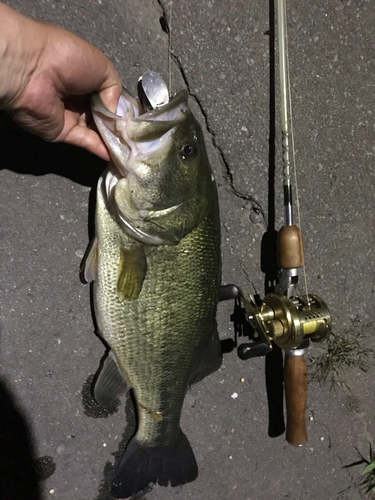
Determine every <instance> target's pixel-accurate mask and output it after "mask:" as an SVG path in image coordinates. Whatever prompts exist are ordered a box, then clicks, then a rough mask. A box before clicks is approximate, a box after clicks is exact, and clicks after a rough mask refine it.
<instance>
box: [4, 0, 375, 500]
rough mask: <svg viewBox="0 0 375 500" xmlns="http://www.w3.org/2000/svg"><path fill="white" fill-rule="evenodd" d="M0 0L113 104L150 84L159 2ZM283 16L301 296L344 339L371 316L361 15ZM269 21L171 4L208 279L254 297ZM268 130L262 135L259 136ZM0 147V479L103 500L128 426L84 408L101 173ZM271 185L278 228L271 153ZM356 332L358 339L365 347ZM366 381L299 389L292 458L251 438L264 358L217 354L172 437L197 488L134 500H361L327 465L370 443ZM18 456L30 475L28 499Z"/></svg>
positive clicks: (368, 56)
mask: <svg viewBox="0 0 375 500" xmlns="http://www.w3.org/2000/svg"><path fill="white" fill-rule="evenodd" d="M7 3H8V4H9V5H11V6H12V7H14V8H16V9H17V10H19V11H21V12H23V13H24V14H26V15H29V16H31V17H34V18H36V19H39V20H41V21H46V22H51V23H54V24H56V25H59V26H63V27H65V28H67V29H69V30H71V31H73V32H75V33H77V34H78V35H80V36H82V37H84V38H86V39H88V40H89V41H90V42H92V43H94V44H96V45H97V46H98V47H99V48H101V49H102V50H103V51H104V52H105V53H106V54H107V55H108V56H109V57H110V58H111V59H112V60H113V62H114V64H115V66H116V68H117V69H118V71H119V73H120V75H121V78H122V80H123V83H124V85H125V86H126V87H127V88H128V89H135V85H136V81H137V79H138V77H139V76H140V75H141V74H142V73H143V71H145V70H147V69H152V70H155V71H157V72H159V73H161V74H162V75H163V76H164V77H165V78H166V77H167V35H166V33H165V32H164V31H163V30H162V28H161V25H160V22H159V19H160V17H161V16H162V14H163V12H162V6H163V8H165V9H167V10H168V5H167V4H166V3H164V2H163V5H161V4H159V3H158V2H157V1H156V0H137V1H135V0H126V1H120V0H96V1H94V0H93V1H91V2H88V1H81V2H80V1H77V0H48V1H47V0H27V1H26V0H9V1H8V2H7ZM271 13H272V12H271ZM288 17H289V38H290V60H291V77H292V87H293V89H292V90H293V102H294V124H295V134H296V148H297V161H298V182H299V192H300V204H301V212H302V226H303V232H304V242H305V249H306V265H307V275H308V282H309V289H310V290H311V291H314V292H315V293H318V294H319V295H321V296H322V297H323V298H324V299H325V300H326V302H327V303H328V304H329V306H330V309H331V312H332V315H333V320H334V330H335V332H336V333H337V334H340V333H342V332H345V331H347V330H350V329H351V328H352V321H353V319H354V318H357V319H358V318H359V319H360V320H361V322H359V323H358V322H357V326H356V327H355V328H356V329H357V330H358V331H361V328H362V325H363V327H364V325H368V324H371V322H373V321H374V320H375V318H374V267H375V266H374V264H375V262H374V260H375V259H374V248H375V245H374V243H375V225H374V216H373V214H372V211H373V207H374V201H375V200H374V192H375V188H374V181H375V179H374V175H375V171H374V165H373V148H374V142H373V140H372V139H373V135H372V134H373V131H372V126H373V121H372V120H373V112H374V107H373V104H374V101H373V93H372V88H371V77H373V39H374V32H373V25H374V5H373V4H371V3H370V2H369V1H363V0H362V1H360V0H354V1H353V0H349V1H347V0H345V1H341V0H333V1H332V2H329V3H328V2H326V3H322V2H320V3H319V2H318V3H311V2H310V3H308V2H297V1H296V0H292V1H290V2H289V4H288ZM269 25H270V9H269V4H268V3H264V2H257V1H255V0H254V1H252V2H244V1H238V2H232V3H229V2H224V1H220V0H210V1H207V2H199V1H198V0H190V1H186V0H185V1H182V0H175V1H174V4H173V20H172V27H173V53H174V55H175V58H176V59H175V60H174V62H173V74H172V77H173V88H174V89H177V88H179V87H181V86H184V85H188V88H189V91H190V93H191V94H192V95H193V96H194V97H192V104H193V106H194V109H195V110H196V113H197V115H198V116H199V118H200V119H201V121H202V123H203V124H204V127H205V129H206V138H207V144H208V147H209V153H210V157H211V161H212V166H213V169H214V172H215V176H216V179H217V182H218V186H219V196H220V202H221V212H222V240H223V247H222V253H223V277H224V281H225V282H235V283H237V284H238V285H242V286H245V287H246V288H247V289H248V290H249V291H251V292H254V291H256V292H258V293H259V294H260V295H263V293H264V273H263V271H264V269H263V268H262V267H261V253H260V252H261V242H262V237H263V235H264V233H265V230H266V225H265V224H266V223H267V220H268V214H269V206H268V205H269V199H268V192H269V171H270V164H271V166H272V159H273V150H272V142H273V140H272V138H273V135H274V130H273V107H272V98H271V96H272V93H273V91H272V81H271V80H272V79H270V57H271V61H272V51H270V37H269V34H267V33H266V32H267V31H268V30H269ZM182 73H183V74H182ZM276 88H277V87H276ZM276 93H277V92H276ZM198 103H199V105H198ZM202 112H203V114H202ZM276 114H277V115H278V112H276ZM277 118H278V117H277ZM277 118H276V119H277ZM278 129H279V125H278V121H276V132H275V133H276V140H278V139H279V135H278ZM270 137H271V148H270V146H269V138H270ZM0 144H1V146H0V161H1V163H0V164H1V169H2V170H1V171H0V179H1V181H0V192H1V199H0V205H1V210H0V219H1V222H0V231H1V239H0V249H1V256H0V268H1V283H0V290H1V302H0V329H1V330H0V365H1V372H0V373H1V378H0V399H1V404H2V408H1V417H0V423H1V430H0V432H1V433H3V435H4V434H5V436H8V437H9V439H10V442H9V443H8V445H9V447H5V450H6V453H8V452H9V457H8V455H6V456H5V457H4V456H2V457H1V459H2V461H3V464H2V465H4V462H6V463H8V461H9V471H8V472H9V474H8V475H7V477H5V478H3V480H9V481H11V480H12V478H13V477H14V478H15V481H16V483H17V485H18V486H17V488H15V490H14V491H16V490H17V491H19V493H18V494H16V493H15V494H14V495H13V496H12V497H11V499H12V500H21V499H22V500H24V499H25V500H26V499H31V498H33V499H34V498H38V499H43V500H47V499H53V498H55V499H57V500H108V499H110V498H111V496H110V493H109V487H108V484H109V481H110V479H111V474H113V464H114V454H117V453H118V452H119V449H120V450H122V449H123V447H124V441H126V439H128V438H129V437H130V435H131V433H132V431H133V430H134V414H133V411H132V405H131V402H130V400H129V398H128V399H126V398H124V399H123V400H122V402H121V405H120V406H119V407H118V408H117V411H115V412H114V413H113V414H112V415H109V414H104V415H103V414H100V413H98V412H97V411H96V409H95V407H93V406H92V405H91V402H90V401H89V396H88V387H89V381H90V377H91V376H92V375H93V374H94V373H95V372H96V370H97V367H98V363H99V361H100V358H101V356H102V355H103V352H104V350H103V346H102V344H101V342H100V341H99V339H98V338H97V337H96V336H95V335H94V327H93V323H92V318H91V313H90V298H89V288H88V287H87V286H86V287H85V286H84V285H82V284H81V283H80V281H79V277H78V267H79V263H80V260H81V257H82V255H83V252H84V251H85V248H86V245H87V243H88V238H89V236H88V215H89V199H90V190H91V188H92V187H94V186H95V183H96V180H97V178H98V175H99V174H100V172H101V170H102V169H103V168H104V166H105V165H104V164H103V162H101V161H99V160H97V159H96V158H94V157H93V156H91V155H89V154H86V153H85V152H83V151H79V150H77V149H75V148H72V147H65V146H62V145H51V144H46V143H43V142H42V141H41V140H39V139H37V138H34V137H32V136H30V135H28V134H26V133H24V132H22V131H20V130H19V129H17V127H16V126H14V125H13V124H12V123H11V122H10V121H9V120H8V118H7V117H5V116H4V115H1V135H0ZM276 153H277V154H278V153H279V146H277V147H276ZM223 160H224V161H223ZM277 169H278V170H277V174H276V220H275V226H276V228H279V227H280V225H281V224H282V217H283V214H282V208H281V207H282V201H281V198H280V196H281V185H280V174H279V171H280V161H279V157H278V158H277ZM271 178H272V176H271ZM271 215H272V212H271ZM231 310H232V305H231V304H225V305H220V307H219V313H218V321H219V329H220V334H221V336H222V338H228V337H231V336H233V329H232V324H231V323H230V321H229V316H230V313H231ZM373 333H374V329H373V327H371V325H370V326H369V327H368V328H367V329H366V332H365V341H366V342H368V343H369V344H370V345H371V343H372V335H373ZM321 349H323V348H322V347H316V346H313V347H312V349H311V351H310V352H311V353H315V354H316V353H318V352H320V351H321ZM374 375H375V370H374V367H371V368H370V370H369V371H368V372H366V373H364V372H362V371H360V370H359V369H358V368H355V367H354V368H353V369H352V370H351V371H349V372H348V377H349V386H350V389H351V391H350V392H349V391H346V392H345V391H341V390H335V391H330V390H329V388H328V387H326V386H319V385H318V383H317V382H314V381H313V382H311V383H310V384H309V396H308V409H307V416H308V417H312V420H310V419H309V420H308V433H309V443H308V445H307V446H306V447H304V448H293V447H290V446H289V445H288V444H287V443H286V441H285V437H284V436H283V435H280V436H279V437H276V438H271V437H269V435H268V427H269V416H268V406H267V395H266V384H265V360H264V358H257V359H253V360H249V361H247V362H243V361H241V360H240V359H239V358H237V356H236V354H235V351H233V352H231V353H228V354H226V355H225V358H224V364H223V367H222V368H221V369H220V370H219V371H218V372H217V373H215V374H213V375H212V376H210V377H208V378H207V379H205V380H204V381H203V382H202V383H200V384H199V385H197V386H195V387H193V388H192V389H191V391H190V392H189V394H188V396H187V398H186V404H185V407H184V412H183V419H182V426H183V429H184V431H185V433H186V434H187V436H188V437H189V440H190V442H191V444H192V446H193V449H194V451H195V454H196V458H197V461H198V466H199V477H198V479H197V480H196V481H195V482H193V483H191V484H188V485H185V486H183V487H178V488H170V487H168V488H162V487H158V486H155V487H153V488H150V489H149V490H148V491H146V492H145V493H144V494H141V495H139V496H138V497H137V498H145V499H147V500H157V499H163V500H168V499H172V498H180V499H184V500H185V499H186V500H188V499H194V500H229V499H231V500H269V499H275V500H281V499H284V498H287V499H289V500H303V499H306V500H316V499H320V500H331V499H336V498H339V497H340V495H339V493H340V492H341V491H342V490H344V492H343V493H342V494H341V497H340V498H347V499H349V500H357V499H359V498H362V497H363V494H362V493H361V491H360V490H359V489H358V488H356V487H355V486H353V481H354V480H355V479H356V478H358V476H359V474H360V472H361V471H362V468H363V467H361V466H359V467H357V468H355V467H354V468H349V469H345V468H343V466H345V465H347V464H350V463H351V462H354V461H355V460H356V459H357V454H356V451H355V449H354V446H356V447H358V449H359V450H360V451H361V452H363V453H365V454H366V453H367V452H368V443H369V441H370V440H371V439H372V437H373V436H374V434H375V421H374V411H375V398H374V395H373V380H374ZM242 377H243V378H244V379H245V382H241V381H240V379H241V378H242ZM234 393H237V394H238V397H237V398H235V399H234V398H233V397H232V395H233V394H234ZM94 417H95V418H94ZM99 417H103V418H99ZM9 450H10V451H9ZM3 455H4V453H3ZM34 459H37V462H36V463H37V464H38V471H39V478H40V479H42V481H41V482H40V491H39V493H35V494H34V493H33V485H35V484H36V476H35V471H34V468H33V467H32V466H31V465H30V464H32V463H33V460H34ZM14 463H16V464H19V465H18V467H12V464H13V465H14ZM0 484H1V480H0ZM350 485H352V486H350ZM347 488H349V489H347Z"/></svg>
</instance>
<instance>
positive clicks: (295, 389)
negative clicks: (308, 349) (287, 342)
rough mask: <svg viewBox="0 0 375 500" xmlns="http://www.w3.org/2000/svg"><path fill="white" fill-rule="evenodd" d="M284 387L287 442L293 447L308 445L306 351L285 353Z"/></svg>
mask: <svg viewBox="0 0 375 500" xmlns="http://www.w3.org/2000/svg"><path fill="white" fill-rule="evenodd" d="M284 385H285V402H286V415H287V422H286V440H287V441H288V443H289V444H291V445H293V446H303V445H304V444H306V443H307V441H308V439H307V429H306V402H307V364H306V356H305V350H304V349H291V350H289V351H286V352H285V364H284Z"/></svg>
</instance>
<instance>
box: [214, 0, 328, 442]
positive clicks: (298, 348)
mask: <svg viewBox="0 0 375 500" xmlns="http://www.w3.org/2000/svg"><path fill="white" fill-rule="evenodd" d="M277 14H278V15H277V19H278V23H277V24H278V42H279V69H280V101H281V131H282V151H283V153H282V164H283V185H284V207H285V221H284V226H282V227H281V228H280V230H279V232H278V237H277V260H278V262H277V264H278V267H279V269H280V271H279V274H278V283H277V285H276V287H275V291H274V293H268V294H267V295H266V296H265V297H264V298H263V300H258V301H256V299H255V298H254V296H253V295H251V294H248V293H246V292H245V291H243V290H241V289H240V288H237V287H236V286H234V285H227V286H224V287H222V289H221V291H220V297H219V298H220V300H225V299H227V298H229V297H231V298H236V300H237V301H239V302H240V304H242V305H243V308H244V312H245V320H246V321H247V322H248V324H249V325H250V327H251V329H252V334H250V335H249V336H250V337H251V338H252V340H253V342H251V343H243V344H241V345H240V346H239V347H238V355H239V357H240V358H241V359H244V360H245V359H249V358H252V357H255V356H264V355H266V354H268V353H269V352H270V351H271V350H272V349H273V348H274V344H276V345H277V346H279V347H280V348H281V349H283V351H284V352H285V356H284V388H285V401H286V413H287V425H286V440H287V441H288V443H290V444H292V445H294V446H302V445H304V444H306V443H307V440H308V437H307V430H306V417H305V413H306V402H307V366H306V348H307V347H308V345H309V341H310V340H312V341H313V342H323V341H324V340H326V339H327V338H328V336H329V335H330V333H331V328H332V320H331V315H330V312H329V309H328V307H327V305H326V303H325V302H324V301H323V300H322V299H321V298H320V297H319V296H318V295H315V294H308V292H307V283H306V274H305V273H304V275H305V288H306V293H305V295H302V294H301V293H300V292H299V287H298V285H299V279H300V277H301V272H302V271H303V272H304V251H303V242H302V234H301V230H300V228H299V227H298V226H297V225H295V224H294V215H293V196H292V191H293V189H292V175H291V157H292V159H293V160H294V148H293V126H292V121H291V119H292V114H291V97H290V84H289V68H288V52H287V33H286V29H287V28H286V26H287V25H286V0H277ZM289 128H290V130H289ZM291 146H292V148H291ZM291 150H292V153H293V154H292V155H291ZM294 187H295V189H296V191H297V183H296V176H295V186H294ZM296 194H297V196H296V199H297V212H298V215H299V205H298V192H297V193H296ZM298 218H299V219H300V217H298ZM299 225H301V224H300V221H299Z"/></svg>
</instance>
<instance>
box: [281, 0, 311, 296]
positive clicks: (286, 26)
mask: <svg viewBox="0 0 375 500" xmlns="http://www.w3.org/2000/svg"><path fill="white" fill-rule="evenodd" d="M284 19H285V54H286V72H287V80H288V101H289V102H288V104H289V113H290V138H291V143H292V163H293V172H294V185H295V190H296V205H297V219H298V226H299V228H300V231H301V232H302V226H301V211H300V205H299V191H298V183H297V167H296V153H295V148H294V126H293V111H292V93H291V88H290V76H289V39H288V23H287V18H286V2H285V3H284ZM302 269H303V278H304V283H305V291H306V299H307V301H309V294H308V291H307V274H306V265H305V261H304V262H303V266H302Z"/></svg>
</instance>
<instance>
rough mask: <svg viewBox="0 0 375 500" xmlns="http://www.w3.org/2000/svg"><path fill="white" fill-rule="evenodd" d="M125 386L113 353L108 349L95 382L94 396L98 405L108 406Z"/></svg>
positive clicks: (123, 390) (124, 389)
mask: <svg viewBox="0 0 375 500" xmlns="http://www.w3.org/2000/svg"><path fill="white" fill-rule="evenodd" d="M126 387H127V386H126V382H125V380H124V377H123V376H122V374H121V372H120V369H119V367H118V365H117V361H116V358H115V355H114V354H113V352H112V351H109V352H108V354H107V356H106V358H105V359H104V362H103V365H102V367H101V370H100V372H99V375H98V378H97V379H96V382H95V386H94V398H95V400H96V402H97V403H98V404H99V405H100V406H108V405H110V404H111V403H112V402H113V401H114V400H116V399H117V398H118V397H119V396H121V394H122V393H123V392H125V391H126Z"/></svg>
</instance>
